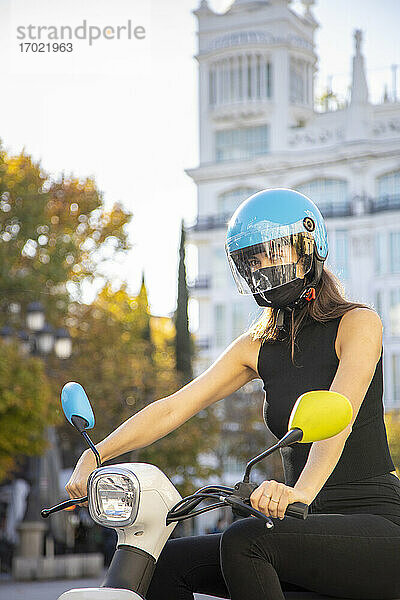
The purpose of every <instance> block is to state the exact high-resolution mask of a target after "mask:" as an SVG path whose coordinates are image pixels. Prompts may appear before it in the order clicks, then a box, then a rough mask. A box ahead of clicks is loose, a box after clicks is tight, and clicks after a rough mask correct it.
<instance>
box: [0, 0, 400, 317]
mask: <svg viewBox="0 0 400 600" xmlns="http://www.w3.org/2000/svg"><path fill="white" fill-rule="evenodd" d="M199 3H200V0H113V1H112V2H110V1H109V0H35V2H32V1H29V0H0V53H1V56H2V61H1V63H0V70H1V71H2V73H1V74H2V82H3V84H2V86H1V87H2V91H1V94H0V139H1V140H2V142H3V144H4V146H5V148H6V149H7V151H8V152H9V153H17V152H20V151H21V150H22V149H23V148H25V150H26V152H28V153H29V154H31V155H32V156H33V157H34V159H35V160H40V161H41V165H42V167H43V168H44V169H45V170H46V171H47V172H49V173H50V174H51V175H53V176H54V177H56V176H58V175H59V174H60V173H61V172H64V173H65V174H66V175H68V174H70V173H73V174H74V175H75V176H77V177H85V176H93V177H94V178H95V180H96V182H97V185H98V187H99V189H100V190H102V192H103V194H104V199H105V202H106V205H107V206H111V205H112V204H113V203H114V202H121V203H122V204H123V205H124V207H125V208H126V209H128V210H129V211H131V212H132V213H133V219H132V223H131V225H130V227H129V235H130V240H131V243H132V249H131V250H130V252H129V253H128V255H127V256H126V257H123V258H122V259H120V260H119V261H116V262H114V263H111V264H109V265H108V266H107V272H108V274H109V275H110V276H111V277H113V278H114V279H115V281H116V282H118V281H123V280H127V281H128V284H129V288H130V290H131V292H132V293H136V292H137V291H138V288H139V285H140V279H141V273H142V271H143V270H144V273H145V280H146V284H147V288H148V293H149V301H150V307H151V311H152V313H153V314H158V315H169V314H171V312H172V311H173V310H174V308H175V304H176V287H177V284H176V273H177V261H178V244H179V231H180V223H181V220H182V219H184V220H185V222H186V223H187V224H189V223H190V222H192V221H193V220H194V219H195V216H196V186H195V185H194V183H193V182H192V180H191V179H190V178H189V177H188V176H187V175H186V174H185V169H188V168H192V167H195V166H197V165H198V104H197V63H196V61H195V59H194V58H193V56H194V55H195V53H196V43H197V40H196V27H197V21H196V18H195V17H194V15H193V14H192V10H194V9H195V8H197V6H198V5H199ZM230 3H231V2H230V0H209V5H210V7H211V8H212V9H213V10H215V11H218V12H224V11H225V10H226V9H227V8H228V6H229V5H230ZM292 7H293V9H295V10H300V11H301V5H300V3H299V2H297V1H295V2H293V3H292ZM313 11H314V14H315V17H316V19H317V21H318V22H319V24H320V28H319V29H318V32H317V34H316V45H317V53H318V54H319V76H318V80H317V87H318V89H319V90H322V89H324V87H325V86H326V83H327V80H328V76H329V75H331V76H333V77H332V83H333V88H334V90H335V88H336V89H337V90H338V91H339V93H342V94H344V93H345V91H346V88H347V85H348V78H349V74H350V69H351V56H352V53H353V38H352V35H353V31H354V29H356V28H360V29H362V30H363V31H364V44H363V49H364V54H365V56H366V65H367V71H368V79H369V83H370V88H371V97H372V99H373V100H374V101H378V100H379V99H380V98H381V97H382V93H383V85H384V83H385V82H386V83H388V84H389V87H390V84H391V73H390V65H392V64H396V63H400V38H399V36H398V23H399V22H400V2H399V0H335V1H332V0H318V1H317V3H316V4H315V6H314V8H313ZM128 20H130V21H131V24H130V25H131V30H132V31H133V30H134V29H135V27H136V28H138V29H137V34H138V37H137V38H135V37H133V39H129V40H128V39H126V38H125V37H124V36H125V34H126V33H127V29H125V30H124V29H121V30H120V37H121V39H119V40H116V39H98V40H93V41H92V44H91V45H89V43H88V40H78V41H75V42H74V49H73V51H72V52H64V53H61V52H43V53H37V52H36V53H33V52H23V51H21V47H20V45H19V44H21V43H23V42H26V41H29V40H28V39H27V38H26V37H25V39H23V40H22V39H17V28H18V27H19V28H20V29H19V30H18V31H19V33H18V35H19V36H21V37H22V34H23V33H24V34H25V36H27V33H28V30H27V26H28V25H30V24H35V25H39V24H40V25H41V26H42V27H51V26H58V27H60V26H70V27H76V26H79V25H82V24H83V23H84V21H86V27H89V26H93V27H94V26H98V27H101V28H104V27H106V26H108V27H109V28H114V32H115V31H117V27H118V26H120V27H126V28H127V27H128ZM21 28H25V29H21ZM143 30H144V34H143ZM42 31H44V30H42ZM49 31H50V30H49ZM82 31H83V30H82ZM110 31H111V30H110V29H109V30H108V35H111V33H110ZM34 33H35V35H36V34H37V32H36V31H35V32H34ZM95 35H96V32H95V30H93V36H95ZM139 38H141V39H139ZM46 41H47V40H46ZM24 48H25V46H23V47H22V49H24ZM398 84H399V88H400V69H399V75H398ZM399 95H400V94H399ZM188 269H189V277H193V276H194V275H195V266H194V263H193V261H192V260H189V261H188ZM94 293H95V289H94V288H93V289H88V290H87V299H88V301H90V300H91V298H92V297H93V294H94Z"/></svg>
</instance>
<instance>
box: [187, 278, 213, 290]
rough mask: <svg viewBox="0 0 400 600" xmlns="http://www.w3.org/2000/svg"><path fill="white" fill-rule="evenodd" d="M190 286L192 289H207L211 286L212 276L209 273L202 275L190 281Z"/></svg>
mask: <svg viewBox="0 0 400 600" xmlns="http://www.w3.org/2000/svg"><path fill="white" fill-rule="evenodd" d="M188 286H189V288H190V289H192V290H206V289H208V288H209V287H210V286H211V278H210V277H209V276H208V275H201V276H199V277H196V279H193V280H192V281H189V283H188Z"/></svg>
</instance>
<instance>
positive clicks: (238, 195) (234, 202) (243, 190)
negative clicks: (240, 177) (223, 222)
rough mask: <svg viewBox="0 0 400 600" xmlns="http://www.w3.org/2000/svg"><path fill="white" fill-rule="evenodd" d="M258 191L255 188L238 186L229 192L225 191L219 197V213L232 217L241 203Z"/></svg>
mask: <svg viewBox="0 0 400 600" xmlns="http://www.w3.org/2000/svg"><path fill="white" fill-rule="evenodd" d="M256 191H257V190H256V189H254V188H247V187H238V188H235V189H234V190H229V192H223V193H222V194H220V195H219V196H218V198H217V210H218V214H219V215H227V216H228V217H229V218H230V217H231V216H232V215H233V213H234V212H235V210H236V209H237V207H238V206H239V204H240V203H241V202H243V201H244V200H246V198H248V197H249V196H251V195H252V194H255V193H256Z"/></svg>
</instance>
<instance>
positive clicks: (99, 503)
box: [88, 466, 140, 527]
mask: <svg viewBox="0 0 400 600" xmlns="http://www.w3.org/2000/svg"><path fill="white" fill-rule="evenodd" d="M88 497H89V502H88V504H89V513H90V516H91V517H92V519H93V521H96V523H98V524H99V525H103V526H104V527H128V526H129V525H132V523H134V521H135V519H136V516H137V513H138V509H139V499H140V486H139V480H138V478H137V477H136V475H134V473H132V472H131V471H129V470H128V469H124V468H121V467H113V466H110V467H100V468H99V469H96V470H95V471H94V472H93V473H92V474H91V475H90V477H89V481H88Z"/></svg>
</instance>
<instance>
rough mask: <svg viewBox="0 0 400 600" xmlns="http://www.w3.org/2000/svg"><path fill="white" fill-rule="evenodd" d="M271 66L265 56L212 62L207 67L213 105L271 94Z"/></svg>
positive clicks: (268, 96) (246, 56) (240, 56)
mask: <svg viewBox="0 0 400 600" xmlns="http://www.w3.org/2000/svg"><path fill="white" fill-rule="evenodd" d="M271 77H272V67H271V63H270V62H269V60H268V59H267V57H265V56H264V55H263V54H241V55H237V54H236V55H234V56H231V57H230V58H227V59H221V60H218V61H216V62H213V63H211V64H210V65H209V68H208V102H209V105H210V106H215V105H217V104H219V105H221V104H229V103H231V102H239V101H243V100H261V99H265V98H270V97H271V95H272V82H271Z"/></svg>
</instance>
